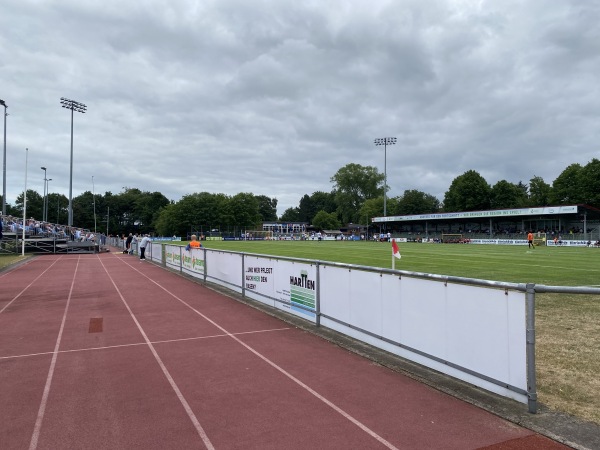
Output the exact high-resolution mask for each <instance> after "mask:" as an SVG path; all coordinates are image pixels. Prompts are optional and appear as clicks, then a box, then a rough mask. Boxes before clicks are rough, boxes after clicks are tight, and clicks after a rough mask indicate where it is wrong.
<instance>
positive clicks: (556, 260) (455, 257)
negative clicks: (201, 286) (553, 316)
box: [202, 241, 600, 286]
mask: <svg viewBox="0 0 600 450" xmlns="http://www.w3.org/2000/svg"><path fill="white" fill-rule="evenodd" d="M202 245H203V246H205V247H206V248H209V249H221V250H231V251H240V252H246V253H258V254H264V255H277V256H289V257H294V258H304V259H311V260H321V261H333V262H342V263H348V264H357V265H363V266H372V267H383V268H391V267H392V245H391V244H390V243H380V242H360V241H322V242H318V241H203V243H202ZM398 245H399V247H400V253H401V255H402V258H401V259H397V260H396V269H398V270H408V271H413V272H424V273H434V274H441V275H454V276H460V277H468V278H479V279H483V280H493V281H506V282H512V283H536V284H545V285H557V286H600V249H598V248H578V247H536V248H535V249H533V250H530V249H528V248H527V245H475V244H418V243H399V244H398Z"/></svg>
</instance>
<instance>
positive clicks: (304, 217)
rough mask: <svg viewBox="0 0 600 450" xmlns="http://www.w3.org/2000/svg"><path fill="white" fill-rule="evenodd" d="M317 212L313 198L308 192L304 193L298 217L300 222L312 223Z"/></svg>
mask: <svg viewBox="0 0 600 450" xmlns="http://www.w3.org/2000/svg"><path fill="white" fill-rule="evenodd" d="M315 214H316V212H315V211H314V204H313V201H312V198H311V197H309V196H308V194H304V195H303V196H302V198H301V199H300V203H299V204H298V218H299V221H300V222H308V223H311V219H312V218H313V217H314V215H315Z"/></svg>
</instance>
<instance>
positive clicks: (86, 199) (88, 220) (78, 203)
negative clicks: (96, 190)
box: [73, 191, 94, 230]
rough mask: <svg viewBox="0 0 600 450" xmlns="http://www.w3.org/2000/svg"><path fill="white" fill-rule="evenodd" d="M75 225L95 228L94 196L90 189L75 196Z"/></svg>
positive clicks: (90, 228) (89, 228)
mask: <svg viewBox="0 0 600 450" xmlns="http://www.w3.org/2000/svg"><path fill="white" fill-rule="evenodd" d="M73 226H75V227H80V228H86V229H88V230H93V229H94V197H93V195H92V193H91V192H90V191H85V192H84V193H82V194H80V195H78V196H77V197H73Z"/></svg>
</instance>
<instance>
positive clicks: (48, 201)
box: [44, 178, 52, 222]
mask: <svg viewBox="0 0 600 450" xmlns="http://www.w3.org/2000/svg"><path fill="white" fill-rule="evenodd" d="M51 181H52V178H48V179H47V180H46V219H45V220H44V222H48V221H49V220H50V218H49V217H48V216H49V215H50V182H51Z"/></svg>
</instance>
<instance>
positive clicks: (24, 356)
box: [0, 327, 291, 360]
mask: <svg viewBox="0 0 600 450" xmlns="http://www.w3.org/2000/svg"><path fill="white" fill-rule="evenodd" d="M285 330H291V328H289V327H286V328H272V329H267V330H257V331H241V332H239V333H234V334H235V335H236V336H240V335H242V334H257V333H270V332H272V331H285ZM219 337H229V335H228V334H213V335H210V336H194V337H189V338H180V339H165V340H162V341H152V344H168V343H172V342H183V341H195V340H199V339H213V338H219ZM138 345H146V342H133V343H131V344H116V345H106V346H103V347H88V348H74V349H71V350H60V351H59V352H58V353H76V352H89V351H92V350H108V349H111V348H121V347H136V346H138ZM53 353H54V352H40V353H27V354H23V355H9V356H0V360H2V359H16V358H28V357H32V356H43V355H52V354H53Z"/></svg>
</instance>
